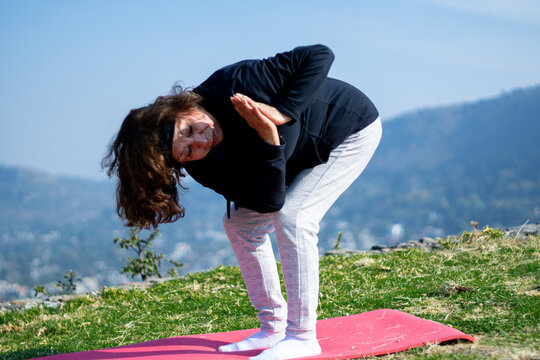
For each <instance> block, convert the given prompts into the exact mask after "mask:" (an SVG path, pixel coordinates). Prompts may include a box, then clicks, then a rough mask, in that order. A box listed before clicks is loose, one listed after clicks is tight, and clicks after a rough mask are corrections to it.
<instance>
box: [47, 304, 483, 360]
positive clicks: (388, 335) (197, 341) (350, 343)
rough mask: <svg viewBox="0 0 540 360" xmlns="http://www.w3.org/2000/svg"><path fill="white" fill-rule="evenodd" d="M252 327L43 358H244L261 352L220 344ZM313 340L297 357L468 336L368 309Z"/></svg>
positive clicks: (331, 323)
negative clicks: (317, 347)
mask: <svg viewBox="0 0 540 360" xmlns="http://www.w3.org/2000/svg"><path fill="white" fill-rule="evenodd" d="M257 331H258V329H250V330H238V331H228V332H222V333H212V334H202V335H187V336H178V337H172V338H167V339H161V340H153V341H148V342H144V343H140V344H132V345H126V346H120V347H115V348H110V349H104V350H92V351H84V352H78V353H70V354H61V355H53V356H47V357H43V358H40V359H47V360H67V359H77V360H97V359H100V360H104V359H123V360H128V359H130V360H157V359H159V360H165V359H171V360H172V359H174V360H187V359H197V360H199V359H200V360H205V359H224V360H225V359H227V360H236V359H238V360H240V359H242V360H246V359H247V358H248V357H250V356H254V355H257V354H258V353H260V352H261V350H254V351H248V352H241V353H227V354H222V353H218V352H217V348H218V347H219V346H221V345H224V344H228V343H231V342H236V341H239V340H242V339H244V338H246V337H247V336H249V335H251V334H253V333H255V332H257ZM317 337H318V339H319V343H320V344H321V348H322V354H320V355H317V356H311V357H305V358H303V359H355V358H361V357H364V356H369V355H384V354H390V353H394V352H398V351H403V350H407V349H410V348H414V347H418V346H422V345H426V344H428V343H435V342H443V341H448V340H455V339H465V340H470V341H474V338H473V337H472V336H469V335H466V334H464V333H462V332H461V331H459V330H456V329H454V328H451V327H449V326H446V325H443V324H440V323H438V322H434V321H430V320H425V319H422V318H419V317H416V316H413V315H409V314H406V313H403V312H401V311H397V310H389V309H382V310H374V311H368V312H365V313H362V314H358V315H351V316H343V317H337V318H332V319H325V320H319V321H318V322H317Z"/></svg>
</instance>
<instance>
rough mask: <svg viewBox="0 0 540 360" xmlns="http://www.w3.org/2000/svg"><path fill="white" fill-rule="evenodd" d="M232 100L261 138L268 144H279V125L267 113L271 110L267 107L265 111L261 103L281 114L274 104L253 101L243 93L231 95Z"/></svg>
mask: <svg viewBox="0 0 540 360" xmlns="http://www.w3.org/2000/svg"><path fill="white" fill-rule="evenodd" d="M231 102H232V103H233V105H234V108H235V109H236V111H237V112H238V113H239V114H240V116H242V117H243V118H244V119H245V120H246V121H247V123H248V125H249V126H251V127H252V128H253V129H255V131H257V133H258V134H259V136H260V137H261V139H263V140H264V141H266V142H267V143H268V144H271V145H279V134H278V131H277V126H276V124H275V123H274V120H273V119H271V118H270V117H269V116H268V115H267V112H268V111H271V110H268V109H266V112H265V111H263V109H262V107H261V105H264V106H266V107H268V108H272V109H274V110H275V111H276V112H277V113H279V114H281V113H280V112H279V111H278V110H277V109H275V108H273V107H272V106H269V105H265V104H261V103H258V102H256V101H253V100H252V99H250V98H249V97H247V96H245V95H241V94H235V95H234V96H231ZM289 120H290V119H289Z"/></svg>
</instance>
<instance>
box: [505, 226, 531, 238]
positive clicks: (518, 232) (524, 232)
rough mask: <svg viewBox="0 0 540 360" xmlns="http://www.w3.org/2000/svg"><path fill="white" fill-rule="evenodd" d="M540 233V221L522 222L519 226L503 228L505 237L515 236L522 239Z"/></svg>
mask: <svg viewBox="0 0 540 360" xmlns="http://www.w3.org/2000/svg"><path fill="white" fill-rule="evenodd" d="M538 234H540V223H538V224H524V225H520V226H513V227H510V228H506V229H505V236H506V237H517V238H519V239H524V238H526V237H527V236H534V235H538Z"/></svg>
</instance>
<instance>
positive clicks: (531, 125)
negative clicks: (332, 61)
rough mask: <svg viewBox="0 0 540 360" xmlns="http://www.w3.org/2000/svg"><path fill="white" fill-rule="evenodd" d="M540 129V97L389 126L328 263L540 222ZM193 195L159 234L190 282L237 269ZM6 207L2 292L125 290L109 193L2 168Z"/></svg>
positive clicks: (494, 100) (517, 97)
mask: <svg viewBox="0 0 540 360" xmlns="http://www.w3.org/2000/svg"><path fill="white" fill-rule="evenodd" d="M539 120H540V85H538V86H532V87H527V88H520V89H516V90H514V91H511V92H505V93H503V94H501V95H500V96H498V97H490V98H486V99H482V100H480V101H476V102H467V103H460V104H454V105H447V106H443V107H437V108H423V109H419V110H416V111H412V112H408V113H405V114H403V115H400V116H397V117H395V118H393V120H389V121H385V122H384V123H383V138H382V141H381V144H380V146H379V149H378V150H377V152H376V153H375V156H374V158H373V159H372V161H371V163H370V164H369V165H368V167H367V169H366V171H365V173H364V174H363V175H362V176H361V177H360V178H359V179H358V180H357V181H356V182H355V183H354V184H353V185H352V186H351V188H350V189H348V190H347V192H346V193H345V194H344V195H343V196H342V197H341V198H340V199H339V200H338V201H337V202H336V204H335V205H334V206H333V207H332V209H331V210H330V211H329V213H328V214H327V216H326V217H325V219H324V220H323V222H322V223H321V232H320V248H321V251H325V250H328V249H330V248H332V246H333V245H334V242H335V239H336V237H337V234H338V232H342V233H343V238H342V246H343V247H347V248H356V249H369V248H370V247H371V246H372V245H375V244H381V245H393V244H395V243H397V242H401V241H405V240H409V239H418V238H420V237H423V236H431V237H438V236H444V235H447V234H454V233H457V232H459V231H463V229H465V228H467V226H469V225H468V224H469V222H470V221H471V220H478V221H479V222H480V224H489V225H490V226H494V227H500V226H512V225H519V224H523V223H525V222H526V221H527V220H529V221H530V222H531V223H535V222H539V221H540V209H539V207H540V181H539V179H540V167H539V166H538V164H540V143H539V142H538V140H537V137H538V136H537V135H536V134H538V133H540V127H539V126H540V125H539V124H540V121H539ZM187 184H188V187H189V190H188V191H187V192H182V193H181V197H182V203H183V205H185V207H186V209H187V214H186V217H185V218H184V219H181V220H179V221H178V222H177V223H175V224H167V225H163V226H162V227H161V229H160V230H161V231H162V236H161V237H160V238H158V240H157V241H156V246H155V248H156V250H158V251H162V252H163V253H164V254H165V255H166V256H167V257H169V258H172V259H174V260H176V261H180V262H183V263H185V264H186V266H185V268H184V269H183V271H184V272H187V271H199V270H204V269H208V268H212V267H215V266H217V265H219V264H225V265H230V264H235V263H236V260H235V258H234V254H233V253H232V251H231V250H230V246H229V245H228V241H227V239H226V237H225V235H224V233H223V230H222V225H221V218H222V215H223V213H224V211H225V201H224V200H223V199H222V198H221V197H220V196H218V195H216V194H214V193H213V192H212V191H211V190H209V189H205V188H202V187H201V186H200V185H198V184H196V183H194V182H193V181H192V180H191V181H190V180H188V182H187ZM0 200H1V201H0V230H1V231H0V280H3V281H4V282H7V283H10V284H13V283H19V284H22V285H25V286H29V287H32V286H34V285H36V284H43V283H52V282H54V281H56V280H58V279H60V278H61V277H62V276H63V274H64V273H65V272H67V271H68V270H69V269H74V270H75V271H76V272H79V273H80V274H82V276H83V277H87V278H89V280H88V282H89V284H96V283H97V284H98V286H101V285H109V284H113V283H114V282H115V281H125V280H126V279H125V277H124V278H122V276H121V275H120V274H118V271H117V270H119V269H120V267H121V264H122V261H123V259H125V257H126V254H122V253H121V252H120V251H119V249H116V248H115V247H114V245H113V243H112V240H113V239H114V237H116V236H124V235H126V229H125V228H124V227H123V225H122V223H121V222H120V221H119V219H118V218H117V216H116V215H115V209H114V206H115V203H114V184H113V183H112V182H111V181H108V180H95V179H89V180H86V179H81V178H76V177H70V176H54V175H50V174H47V173H46V172H42V171H40V170H32V169H25V168H19V167H9V166H5V165H3V164H0ZM112 270H115V271H116V273H114V275H107V274H109V273H111V271H112ZM91 279H94V280H91ZM89 286H90V285H89ZM4 288H5V287H4ZM2 291H3V290H2V285H1V284H0V298H2V296H3V295H2ZM4 293H5V291H4ZM4 297H5V296H4Z"/></svg>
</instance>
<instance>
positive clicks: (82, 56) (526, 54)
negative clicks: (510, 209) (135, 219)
mask: <svg viewBox="0 0 540 360" xmlns="http://www.w3.org/2000/svg"><path fill="white" fill-rule="evenodd" d="M539 39H540V1H537V0H512V1H508V0H447V1H444V0H389V1H382V0H364V1H361V0H349V1H345V0H333V1H329V0H325V1H318V0H309V1H308V0H306V1H293V0H288V1H285V0H273V1H264V2H263V1H253V0H251V1H248V0H246V1H234V0H229V1H217V0H216V1H204V0H198V1H182V0H176V1H164V0H153V1H150V0H148V1H135V0H125V1H115V0H108V1H98V0H96V1H60V0H58V1H53V0H51V1H25V0H12V1H2V0H0V164H5V165H22V166H27V167H33V168H37V169H41V170H45V171H48V172H51V173H54V174H66V175H75V176H85V177H92V178H104V177H105V175H104V174H103V173H102V172H101V170H100V168H99V162H100V159H101V158H102V157H103V155H104V153H105V149H106V146H107V144H108V143H109V141H110V139H111V138H112V136H113V135H114V133H115V131H117V130H118V128H119V126H120V123H121V121H122V120H123V118H124V116H125V115H126V114H127V112H128V111H129V110H130V109H131V108H134V107H139V106H143V105H146V104H147V103H149V102H151V101H152V100H153V99H154V98H155V97H156V96H158V95H164V94H166V93H167V92H168V91H169V89H170V87H171V85H172V84H173V83H174V82H175V81H177V80H182V81H183V82H184V84H185V85H187V86H194V85H197V84H199V83H200V82H202V81H203V80H204V79H206V77H208V76H209V75H210V74H211V73H212V72H213V71H214V70H216V69H218V68H219V67H221V66H223V65H227V64H229V63H232V62H236V61H238V60H241V59H245V58H261V57H267V56H271V55H273V54H275V53H276V52H280V51H285V50H289V49H292V48H293V47H295V46H297V45H306V44H313V43H323V44H326V45H328V46H330V47H331V48H332V50H333V51H334V53H335V55H336V60H335V62H334V65H333V67H332V69H331V71H330V76H332V77H336V78H339V79H341V80H345V81H347V82H349V83H351V84H353V85H354V86H356V87H358V88H360V89H361V90H363V91H364V92H365V93H366V94H367V95H368V96H369V97H370V98H371V99H372V100H373V101H374V102H375V104H376V105H377V107H378V108H379V111H380V113H381V116H382V117H383V119H389V118H391V117H392V116H395V115H397V114H400V113H402V112H405V111H409V110H414V109H417V108H421V107H432V106H437V105H442V104H451V103H456V102H462V101H471V100H475V99H479V98H484V97H490V96H493V95H497V94H500V93H501V92H503V91H508V90H512V89H514V88H518V87H526V86H530V85H535V84H539V83H540V65H539V64H540V40H539Z"/></svg>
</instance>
